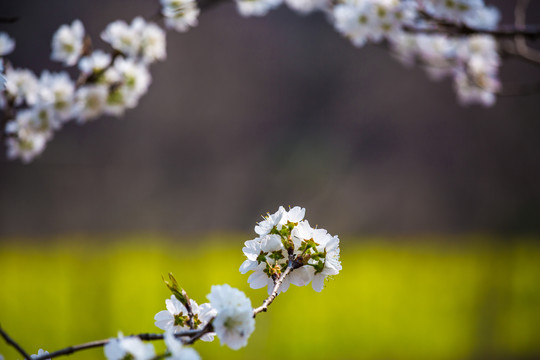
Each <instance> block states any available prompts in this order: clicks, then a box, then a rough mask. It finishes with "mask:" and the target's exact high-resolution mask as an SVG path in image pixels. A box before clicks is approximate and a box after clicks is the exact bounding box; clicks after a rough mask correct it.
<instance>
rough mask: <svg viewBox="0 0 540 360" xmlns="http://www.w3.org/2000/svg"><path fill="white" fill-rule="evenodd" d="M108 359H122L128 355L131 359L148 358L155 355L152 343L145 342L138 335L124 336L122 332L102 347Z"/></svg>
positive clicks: (146, 359) (142, 359)
mask: <svg viewBox="0 0 540 360" xmlns="http://www.w3.org/2000/svg"><path fill="white" fill-rule="evenodd" d="M104 352H105V356H106V357H107V359H108V360H123V359H126V357H128V358H129V359H133V360H150V359H152V358H154V356H155V355H156V353H155V351H154V346H153V345H152V344H145V343H143V342H142V341H141V339H139V338H138V337H133V336H131V337H124V336H123V335H122V333H119V334H118V338H112V339H110V341H109V342H108V343H107V344H106V345H105V347H104Z"/></svg>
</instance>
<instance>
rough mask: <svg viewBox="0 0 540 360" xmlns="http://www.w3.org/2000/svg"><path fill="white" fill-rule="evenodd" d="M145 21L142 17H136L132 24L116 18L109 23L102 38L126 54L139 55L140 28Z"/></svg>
mask: <svg viewBox="0 0 540 360" xmlns="http://www.w3.org/2000/svg"><path fill="white" fill-rule="evenodd" d="M143 21H144V20H143V19H142V18H135V19H134V20H133V21H132V23H131V26H130V25H128V24H127V23H126V22H125V21H123V20H116V21H114V22H112V23H110V24H109V25H107V27H106V28H105V30H103V32H102V33H101V38H102V39H103V41H105V42H108V43H109V44H110V45H111V46H112V47H113V49H115V50H118V51H120V52H121V53H123V54H125V55H126V56H132V57H134V56H137V54H138V53H139V49H140V46H141V37H140V34H139V28H140V25H141V22H143Z"/></svg>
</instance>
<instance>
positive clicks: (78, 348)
mask: <svg viewBox="0 0 540 360" xmlns="http://www.w3.org/2000/svg"><path fill="white" fill-rule="evenodd" d="M210 322H211V321H210ZM210 322H209V323H210ZM208 332H209V331H208V324H207V325H206V326H205V327H204V328H202V329H199V330H186V331H182V332H179V333H176V334H174V336H175V337H177V338H179V337H185V336H188V337H192V336H193V338H196V339H199V338H200V337H201V336H203V335H204V334H206V333H208ZM126 337H137V338H139V339H141V340H143V341H155V340H163V338H164V334H137V335H130V336H126ZM113 339H114V338H113ZM109 341H111V339H103V340H97V341H90V342H87V343H84V344H79V345H73V346H68V347H66V348H64V349H60V350H57V351H55V352H52V353H49V354H46V355H41V356H38V357H36V358H34V359H33V360H45V359H52V358H54V357H59V356H65V355H70V354H73V353H75V352H78V351H82V350H87V349H93V348H98V347H103V346H105V345H107V344H108V343H109ZM189 341H191V339H190V340H188V342H187V343H189V344H191V342H189ZM27 358H28V359H29V357H27Z"/></svg>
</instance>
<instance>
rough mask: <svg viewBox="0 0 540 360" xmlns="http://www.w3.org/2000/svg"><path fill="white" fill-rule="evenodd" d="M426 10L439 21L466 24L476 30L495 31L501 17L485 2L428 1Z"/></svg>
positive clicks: (458, 0)
mask: <svg viewBox="0 0 540 360" xmlns="http://www.w3.org/2000/svg"><path fill="white" fill-rule="evenodd" d="M423 4H424V10H425V11H426V12H427V13H428V14H430V15H432V16H433V17H435V18H437V19H442V20H446V21H450V22H453V23H457V24H464V25H467V26H469V27H471V28H475V29H484V30H490V29H494V28H495V27H496V26H497V23H498V22H499V19H500V17H501V15H500V13H499V10H497V8H495V7H493V6H486V5H485V4H484V1H483V0H428V1H424V3H423Z"/></svg>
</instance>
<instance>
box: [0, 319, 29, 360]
mask: <svg viewBox="0 0 540 360" xmlns="http://www.w3.org/2000/svg"><path fill="white" fill-rule="evenodd" d="M0 335H2V337H3V338H4V340H5V341H6V342H7V343H8V344H9V345H11V346H13V347H14V348H15V349H16V350H17V351H18V352H19V354H21V355H22V356H23V357H24V358H25V359H30V355H28V353H27V352H26V351H24V349H23V348H22V347H21V346H20V345H19V344H18V343H17V342H16V341H15V340H13V339H12V338H11V337H9V335H8V334H7V333H6V332H5V331H4V330H3V329H2V327H1V326H0Z"/></svg>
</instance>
